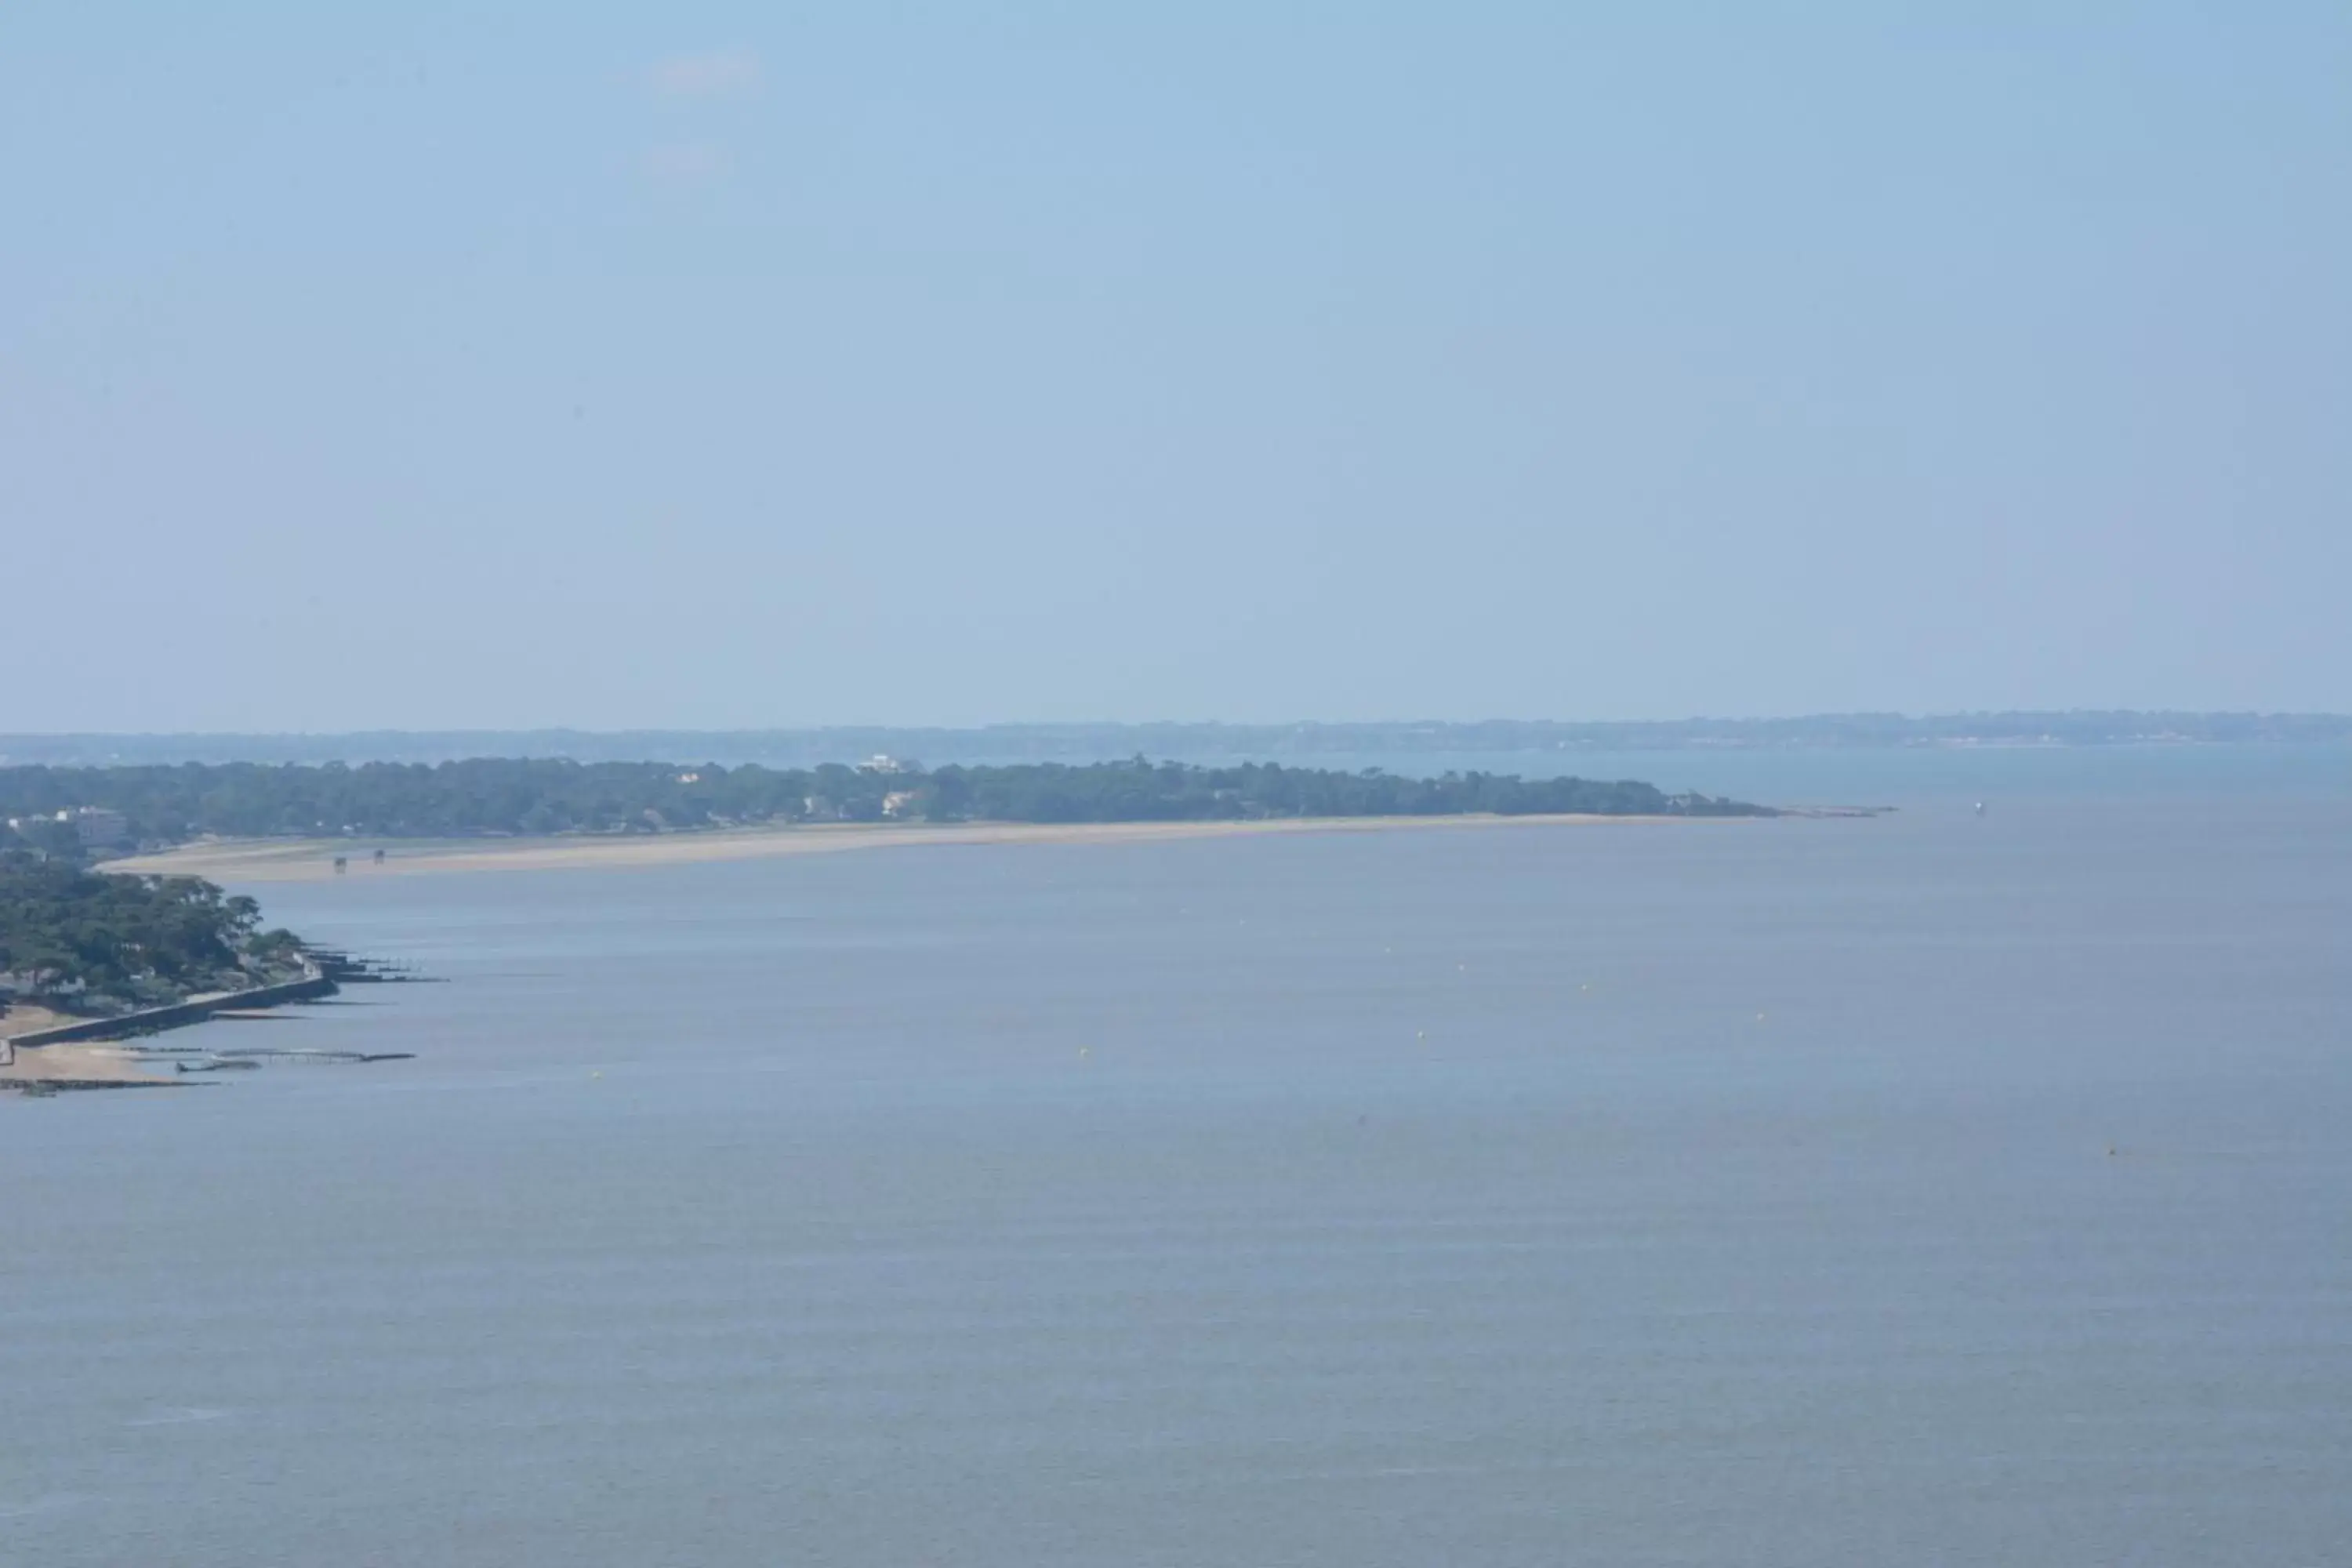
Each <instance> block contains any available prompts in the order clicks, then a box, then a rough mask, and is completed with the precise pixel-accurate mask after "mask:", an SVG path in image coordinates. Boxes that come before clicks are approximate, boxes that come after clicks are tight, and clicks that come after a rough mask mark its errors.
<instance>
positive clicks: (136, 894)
mask: <svg viewBox="0 0 2352 1568" xmlns="http://www.w3.org/2000/svg"><path fill="white" fill-rule="evenodd" d="M260 923H261V909H260V906H259V905H257V904H256V903H255V902H254V901H253V900H251V899H247V898H243V897H235V898H232V897H229V896H227V895H226V894H224V893H223V892H222V890H221V889H219V888H217V887H215V886H214V885H213V884H212V883H210V882H206V881H203V880H200V879H197V878H194V877H121V876H101V875H100V874H98V873H96V872H92V871H89V870H87V869H84V868H81V867H79V866H76V865H74V864H72V863H71V862H70V861H68V860H67V859H65V858H60V857H49V858H45V857H41V856H37V855H34V854H31V853H28V852H24V851H17V852H14V853H0V975H6V976H9V977H11V979H12V981H13V983H14V988H18V989H22V990H23V991H25V992H26V993H28V994H45V995H58V996H61V997H62V998H63V999H65V1000H68V1001H79V1002H81V1003H86V1004H92V1005H97V1004H104V1003H112V1004H116V1005H125V1006H128V1005H160V1004H168V1003H172V1002H176V1001H180V1000H182V999H183V998H184V997H186V996H189V995H191V994H195V993H197V992H203V991H227V990H235V989H238V988H241V987H244V986H248V985H253V984H267V983H268V981H269V980H273V979H276V978H278V977H279V973H278V972H279V971H285V970H290V969H292V968H294V967H295V966H297V965H298V964H299V953H298V952H296V951H295V949H296V948H297V946H298V944H297V942H295V939H294V938H293V937H292V936H291V935H290V934H289V933H288V932H285V931H267V932H264V931H259V930H258V929H257V928H258V927H259V925H260Z"/></svg>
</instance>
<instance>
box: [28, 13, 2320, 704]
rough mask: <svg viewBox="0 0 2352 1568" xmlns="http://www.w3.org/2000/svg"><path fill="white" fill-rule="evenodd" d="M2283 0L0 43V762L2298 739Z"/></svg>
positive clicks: (2314, 364)
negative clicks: (2282, 732) (1146, 728)
mask: <svg viewBox="0 0 2352 1568" xmlns="http://www.w3.org/2000/svg"><path fill="white" fill-rule="evenodd" d="M2347 81H2352V11H2347V10H2345V9H2344V8H2342V7H2339V6H2328V5H2315V4H2286V5H2273V6H2267V7H2263V8H2260V9H2258V10H2253V11H2239V10H2232V9H2228V8H2223V7H2218V6H2211V5H2156V6H2134V7H2123V6H2087V7H2073V8H2065V9H2063V10H2062V9H2054V8H2050V7H2038V6H2017V5H1997V6H1994V7H1990V8H1979V9H1976V10H1972V11H1970V12H1969V13H1968V14H1967V15H1966V16H1958V15H1948V16H1943V17H1936V16H1924V15H1921V14H1918V13H1905V14H1902V15H1895V14H1891V13H1887V12H1885V11H1882V10H1879V9H1876V8H1872V7H1861V6H1850V5H1809V6H1786V5H1782V6H1765V7H1742V8H1729V7H1705V6H1694V7H1683V8H1674V9H1664V8H1657V9H1645V10H1643V11H1639V12H1624V13H1614V12H1605V11H1602V10H1599V9H1592V10H1555V9H1551V8H1538V7H1528V6H1513V5H1486V6H1478V7H1474V8H1469V9H1466V10H1456V11H1450V12H1447V13H1445V14H1444V15H1443V16H1440V15H1437V14H1434V13H1432V14H1419V15H1416V14H1413V13H1410V12H1406V11H1402V10H1396V9H1386V8H1382V9H1375V10H1370V11H1366V10H1359V9H1355V8H1340V7H1337V6H1329V5H1303V6H1297V7H1289V8H1285V9H1283V10H1281V11H1280V12H1278V13H1265V12H1263V11H1259V10H1255V9H1249V8H1242V7H1233V6H1223V5H1210V6H1204V7H1195V8H1190V9H1187V10H1186V11H1184V12H1182V13H1181V15H1179V14H1161V15H1150V14H1144V13H1135V12H1123V13H1118V14H1115V15H1114V14H1108V13H1105V14H1095V13H1089V12H1086V11H1082V10H1077V9H1065V8H1060V7H1049V6H1038V5H1018V6H1014V7H1011V8H1007V9H1004V10H1002V11H999V12H995V13H992V14H990V15H987V16H980V15H975V14H971V13H969V12H964V11H960V10H958V9H956V8H950V7H934V6H917V7H912V8H908V9H905V10H902V11H898V12H895V13H892V14H889V15H887V16H885V15H882V14H878V13H872V12H866V11H850V12H824V11H819V10H815V9H795V10H774V9H771V8H767V7H756V6H749V5H688V6H683V7H677V8H670V9H666V10H664V11H663V12H661V13H659V14H658V15H655V14H650V13H635V12H633V11H630V10H628V9H625V8H621V7H616V6H612V5H604V4H591V5H583V6H578V7H563V8H557V7H552V6H547V5H524V6H520V7H514V8H509V9H508V10H506V11H504V12H502V13H501V14H500V15H499V16H496V17H484V16H478V15H477V14H476V13H475V12H473V11H472V10H470V9H467V8H459V7H455V6H448V5H434V4H427V5H417V6H412V7H404V8H403V9H401V10H400V11H398V12H397V13H371V14H368V15H366V16H364V17H362V16H359V15H357V14H348V13H340V12H338V13H314V12H311V11H309V10H306V9H303V8H297V7H286V6H273V5H255V4H235V5H228V6H226V7H223V8H221V9H219V10H216V11H214V12H210V13H208V14H206V15H205V16H194V15H191V14H183V13H177V12H172V11H167V10H165V9H163V8H161V7H154V6H150V5H92V6H86V7H73V8H64V7H49V8H42V9H38V10H34V11H28V12H26V13H23V14H19V15H16V16H12V17H11V18H10V19H9V20H8V21H6V22H5V23H0V149H5V152H6V153H8V154H9V155H8V157H7V158H6V159H5V171H6V172H5V175H0V178H5V181H6V189H7V192H8V195H9V196H10V199H11V206H12V210H13V211H15V212H16V213H17V214H18V215H19V222H20V228H19V231H18V239H17V243H16V244H13V245H9V246H5V247H0V532H5V557H0V559H5V561H6V563H7V566H6V576H7V579H8V581H9V584H10V587H9V591H8V592H7V593H6V595H5V598H0V603H5V605H6V617H5V619H6V635H7V639H8V640H7V646H8V649H9V652H8V656H7V658H6V661H5V662H6V666H7V669H8V672H9V679H6V680H5V681H0V732H16V733H25V732H37V731H353V730H370V729H394V728H398V729H430V730H440V729H459V728H464V729H519V728H532V727H540V726H574V727H579V728H583V729H599V730H613V729H630V728H653V727H658V728H672V729H731V728H769V727H797V726H804V725H820V724H845V723H889V724H898V725H908V726H914V725H928V724H940V725H971V724H980V723H986V722H990V721H1016V720H1017V721H1079V720H1088V721H1091V720H1114V721H1115V720H1129V721H1133V720H1147V719H1170V720H1210V719H1215V720H1225V721H1289V720H1297V719H1304V718H1313V719H1319V720H1328V721H1349V720H1381V719H1393V718H1395V717H1397V716H1399V715H1406V714H1423V715H1428V716H1431V717H1433V718H1437V719H1472V718H1476V717H1479V716H1482V715H1487V714H1498V713H1508V714H1524V715H1528V716H1535V717H1554V716H1556V717H1563V718H1575V719H1591V720H1611V719H1643V718H1665V717H1672V716H1676V715H1685V714H1711V715H1719V716H1723V717H1732V718H1739V717H1759V716H1765V715H1771V714H1788V713H1820V712H1837V711H1849V710H1895V711H1902V712H1907V713H1921V712H1948V711H1977V710H2003V709H2061V710H2063V709H2069V708H2098V709H2109V708H2140V709H2210V710H2263V711H2282V710H2284V711H2334V712H2343V711H2347V710H2352V616H2347V615H2346V613H2345V610H2344V603H2345V590H2346V587H2347V583H2352V447H2347V444H2346V443H2345V441H2344V439H2343V432H2344V431H2345V430H2347V429H2352V290H2347V289H2346V288H2345V285H2344V279H2346V278H2347V277H2352V182H2347V181H2346V180H2345V179H2344V177H2343V172H2344V170H2345V168H2346V166H2347V160H2348V159H2352V93H2347V92H2346V91H2345V90H2344V84H2345V83H2346V82H2347Z"/></svg>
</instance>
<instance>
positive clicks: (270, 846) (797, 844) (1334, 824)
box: [105, 816, 1759, 882]
mask: <svg viewBox="0 0 2352 1568" xmlns="http://www.w3.org/2000/svg"><path fill="white" fill-rule="evenodd" d="M1756 820H1759V819H1758V818H1753V817H1685V816H1364V817H1285V818H1282V819H1279V820H1276V821H1265V822H1086V823H965V824H955V825H950V826H929V825H925V824H916V823H909V824H906V825H903V826H901V825H895V824H894V825H869V824H858V823H842V824H815V825H809V824H803V825H799V826H788V827H741V828H723V829H717V830H713V831H710V832H700V833H665V834H657V835H656V834H644V835H630V836H625V837H624V836H619V835H615V836H613V837H585V836H570V835H566V836H559V837H547V838H474V839H390V840H378V839H359V838H268V839H217V840H212V841H208V842H201V843H195V844H188V845H184V846H182V847H179V848H177V849H173V850H169V851H166V852H164V853H163V854H160V855H142V856H137V857H134V858H130V859H123V860H111V861H109V862H107V864H106V866H105V869H106V870H109V871H124V872H147V873H153V874H159V875H166V876H179V877H205V878H210V879H213V880H215V881H226V882H310V881H319V880H322V879H326V878H329V877H331V876H333V875H334V874H335V869H334V860H335V857H336V856H338V855H341V856H344V857H346V858H348V859H349V861H350V867H351V870H350V874H351V875H352V876H355V877H356V876H371V877H383V876H416V875H421V874H427V873H433V872H450V871H551V870H565V869H583V868H603V869H614V868H625V867H633V866H677V865H684V864H690V863H693V862H698V861H707V860H755V859H764V858H768V857H771V856H777V855H825V854H837V853H841V852H845V851H848V850H853V849H903V848H911V847H917V846H922V845H932V846H937V845H950V844H1134V843H1144V842H1155V841H1158V840H1161V839H1171V838H1222V837H1239V836H1244V835H1255V834H1272V833H1381V832H1407V831H1411V832H1439V831H1451V832H1465V831H1471V830H1475V829H1482V828H1503V827H1509V828H1535V827H1562V826H1600V825H1602V824H1608V825H1612V826H1643V825H1655V824H1659V823H1675V824H1678V825H1684V826H1688V825H1690V824H1693V823H1701V822H1717V823H1721V822H1752V821H1756ZM377 849H382V850H383V852H384V857H385V858H384V862H383V865H381V866H379V865H376V864H374V863H373V855H374V852H375V851H376V850H377Z"/></svg>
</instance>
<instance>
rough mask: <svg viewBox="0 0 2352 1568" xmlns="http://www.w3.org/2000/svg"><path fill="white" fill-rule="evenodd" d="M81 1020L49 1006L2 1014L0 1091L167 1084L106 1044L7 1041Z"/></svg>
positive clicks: (139, 1062) (19, 1008)
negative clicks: (69, 1085) (26, 1086)
mask: <svg viewBox="0 0 2352 1568" xmlns="http://www.w3.org/2000/svg"><path fill="white" fill-rule="evenodd" d="M78 1021H79V1020H76V1019H73V1018H69V1017H68V1016H65V1015H64V1014H62V1013H53V1012H51V1011H49V1010H48V1009H47V1008H46V1007H26V1006H21V1005H20V1006H16V1007H11V1008H10V1009H9V1010H8V1011H7V1013H6V1014H5V1015H0V1088H5V1087H6V1086H7V1085H10V1084H18V1083H58V1082H81V1083H168V1082H170V1081H172V1080H171V1079H167V1078H163V1077H160V1076H158V1075H157V1074H155V1073H154V1072H152V1071H150V1070H148V1069H149V1068H150V1066H151V1064H149V1063H146V1062H143V1061H142V1060H141V1059H140V1058H137V1057H134V1056H131V1055H129V1054H128V1053H126V1052H124V1051H122V1050H121V1049H120V1048H119V1047H114V1046H110V1045H102V1044H92V1045H66V1046H27V1047H24V1048H22V1049H16V1048H15V1047H12V1046H11V1045H10V1044H8V1042H10V1041H13V1040H14V1038H15V1037H16V1036H18V1035H29V1034H34V1033H36V1032H37V1031H39V1030H42V1029H47V1028H49V1027H52V1026H55V1025H58V1024H71V1023H75V1022H78Z"/></svg>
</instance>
